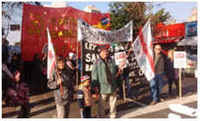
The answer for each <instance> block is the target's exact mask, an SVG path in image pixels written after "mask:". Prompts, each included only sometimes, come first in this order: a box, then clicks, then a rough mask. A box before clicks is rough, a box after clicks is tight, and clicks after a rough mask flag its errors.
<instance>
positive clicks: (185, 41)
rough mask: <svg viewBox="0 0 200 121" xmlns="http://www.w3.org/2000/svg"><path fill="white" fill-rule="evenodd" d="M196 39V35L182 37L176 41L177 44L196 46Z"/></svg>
mask: <svg viewBox="0 0 200 121" xmlns="http://www.w3.org/2000/svg"><path fill="white" fill-rule="evenodd" d="M197 39H198V37H197V36H193V37H187V38H184V39H182V40H181V41H180V42H179V43H178V46H197Z"/></svg>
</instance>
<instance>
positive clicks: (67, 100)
mask: <svg viewBox="0 0 200 121" xmlns="http://www.w3.org/2000/svg"><path fill="white" fill-rule="evenodd" d="M64 65H65V62H64V58H63V57H62V56H58V57H57V71H55V72H54V73H53V78H50V79H49V80H48V83H47V84H48V87H49V88H50V89H52V90H54V91H53V93H54V98H55V103H56V110H57V118H68V116H69V111H70V104H71V102H72V99H73V83H72V81H71V78H70V77H69V76H68V75H67V73H68V72H67V70H66V69H65V66H64Z"/></svg>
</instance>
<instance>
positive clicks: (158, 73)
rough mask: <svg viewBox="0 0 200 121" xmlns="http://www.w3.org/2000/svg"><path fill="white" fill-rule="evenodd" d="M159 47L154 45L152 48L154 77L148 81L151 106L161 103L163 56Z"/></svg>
mask: <svg viewBox="0 0 200 121" xmlns="http://www.w3.org/2000/svg"><path fill="white" fill-rule="evenodd" d="M161 49H162V48H161V45H159V44H156V45H155V46H154V58H153V59H154V71H155V77H154V78H153V79H152V80H151V81H150V91H151V96H152V99H153V101H152V102H151V103H150V104H151V105H154V104H156V103H157V102H160V101H163V99H162V98H160V93H161V91H162V90H161V89H162V83H163V81H164V76H165V75H164V61H165V60H164V56H163V54H162V53H161Z"/></svg>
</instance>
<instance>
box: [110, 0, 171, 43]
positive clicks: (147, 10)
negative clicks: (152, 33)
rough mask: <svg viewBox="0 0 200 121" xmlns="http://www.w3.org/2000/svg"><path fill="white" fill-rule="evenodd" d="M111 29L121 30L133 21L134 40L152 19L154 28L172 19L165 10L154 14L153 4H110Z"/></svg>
mask: <svg viewBox="0 0 200 121" xmlns="http://www.w3.org/2000/svg"><path fill="white" fill-rule="evenodd" d="M109 6H110V13H111V28H112V29H114V30H115V29H119V28H121V27H123V26H124V25H126V24H127V23H128V22H129V21H131V20H132V21H133V40H135V38H136V37H137V35H138V32H139V29H140V28H141V27H142V26H143V25H144V24H145V23H146V21H147V20H148V19H149V18H151V23H152V27H153V28H154V26H155V25H156V24H158V23H160V22H165V21H166V20H167V19H168V18H170V14H169V13H168V12H165V9H161V10H159V11H158V12H157V13H155V14H153V13H152V9H153V5H152V3H144V2H117V3H110V4H109Z"/></svg>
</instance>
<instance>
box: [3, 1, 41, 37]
mask: <svg viewBox="0 0 200 121" xmlns="http://www.w3.org/2000/svg"><path fill="white" fill-rule="evenodd" d="M26 3H28V4H32V5H37V6H40V5H41V3H40V2H26ZM23 4H24V2H2V35H3V36H4V37H7V36H8V34H9V31H10V24H11V23H13V22H15V23H17V22H16V21H17V19H18V18H19V17H21V15H20V14H19V11H20V10H22V6H23Z"/></svg>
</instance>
